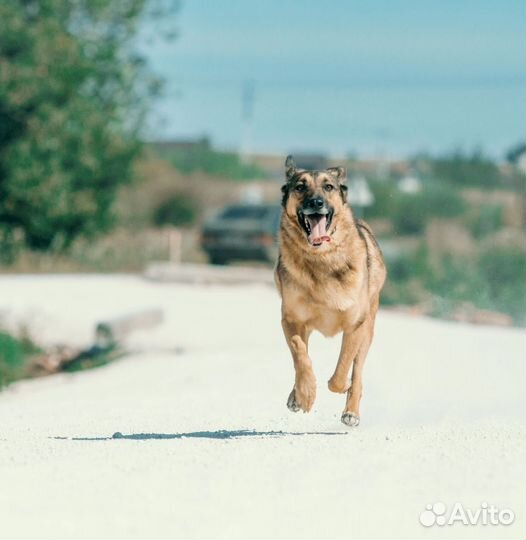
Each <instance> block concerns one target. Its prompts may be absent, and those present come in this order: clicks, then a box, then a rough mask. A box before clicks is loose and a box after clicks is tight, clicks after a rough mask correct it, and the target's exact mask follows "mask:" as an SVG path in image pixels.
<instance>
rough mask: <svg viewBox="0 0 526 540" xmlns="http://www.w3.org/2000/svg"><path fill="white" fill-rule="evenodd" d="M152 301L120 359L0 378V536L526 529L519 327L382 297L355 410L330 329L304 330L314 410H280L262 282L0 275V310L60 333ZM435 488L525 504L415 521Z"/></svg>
mask: <svg viewBox="0 0 526 540" xmlns="http://www.w3.org/2000/svg"><path fill="white" fill-rule="evenodd" d="M150 307H154V308H155V307H161V308H163V309H164V312H165V316H166V319H165V322H164V323H163V324H162V325H161V326H160V327H158V328H157V329H155V330H153V331H148V332H138V333H136V334H135V335H134V336H133V338H132V339H131V340H130V341H129V342H128V344H127V346H128V348H129V350H130V354H129V355H128V356H127V357H125V358H124V359H122V360H119V361H117V362H115V363H113V364H112V365H110V366H107V367H103V368H99V369H95V370H91V371H88V372H83V373H77V374H72V375H56V376H51V377H47V378H44V379H39V380H33V381H25V382H20V383H17V384H14V385H12V386H10V387H9V388H8V389H7V390H5V391H3V392H1V393H0V538H54V539H61V538H392V539H398V538H400V539H402V538H415V539H416V538H418V539H420V538H488V539H489V538H491V539H498V538H523V537H524V536H525V529H526V516H525V514H526V512H525V509H526V493H525V489H524V480H525V479H526V455H525V454H526V452H525V437H524V435H525V431H526V429H525V424H526V410H525V409H526V408H525V404H526V403H525V399H526V398H525V392H524V381H525V380H526V377H525V375H526V367H525V360H526V355H525V352H526V342H525V340H524V332H523V330H520V329H508V328H492V327H482V326H469V325H463V324H456V323H448V322H443V321H438V320H431V319H425V318H416V317H410V316H407V315H401V314H398V313H395V312H386V311H381V312H380V314H379V319H378V323H377V332H376V339H375V341H374V343H373V347H372V349H371V351H370V354H369V357H368V359H367V364H366V368H365V390H364V398H363V404H362V418H361V425H360V427H359V428H357V429H349V428H346V426H344V425H343V424H341V423H340V420H339V418H340V414H341V411H342V409H343V404H344V397H343V396H339V395H335V394H331V393H330V392H329V391H328V390H327V384H326V381H327V380H328V378H329V377H330V375H331V372H332V371H331V370H332V369H333V368H334V365H335V361H336V358H337V353H338V348H339V342H338V339H332V340H328V339H325V338H323V337H322V336H319V335H315V336H314V337H313V339H312V344H311V356H312V358H313V362H314V366H315V371H316V374H317V378H318V398H317V401H316V404H315V406H314V410H313V411H312V412H311V413H310V414H303V413H298V414H293V413H291V412H289V411H288V410H287V408H286V406H285V402H286V398H287V396H288V393H289V391H290V389H291V386H292V382H293V370H292V362H291V360H290V358H289V353H288V350H287V349H286V346H285V344H284V340H283V338H282V335H281V328H280V320H279V300H278V298H277V294H276V293H275V292H274V290H273V289H272V288H270V287H268V286H264V285H243V286H212V285H210V286H192V285H177V284H166V283H165V284H158V283H153V282H148V281H145V280H143V279H141V278H139V277H134V276H96V275H95V276H2V277H1V279H0V313H2V314H3V319H4V322H6V323H8V324H9V325H11V326H16V325H18V324H20V323H24V324H27V325H28V326H29V328H30V329H31V330H32V332H33V333H34V335H35V337H37V338H38V339H39V340H41V341H42V342H44V343H49V344H51V343H56V342H61V343H69V344H72V345H79V346H83V345H88V344H89V343H90V341H91V339H92V334H93V326H94V323H95V322H96V321H98V320H101V319H105V318H108V317H112V316H118V315H121V314H123V313H128V312H131V311H136V310H139V309H142V308H150ZM243 430H245V431H243ZM240 431H242V432H241V433H239V432H240ZM116 432H119V433H121V434H122V437H120V438H112V435H113V434H114V433H116ZM182 434H183V435H184V434H186V436H181V435H182ZM236 435H238V437H236ZM438 502H442V503H444V504H445V505H446V508H447V511H446V514H445V515H447V513H448V512H449V511H450V510H451V508H452V506H453V505H454V504H455V503H460V504H462V505H463V507H465V508H470V509H477V508H480V507H481V504H482V503H487V504H488V505H492V504H493V505H495V506H497V507H498V508H499V509H510V510H512V511H513V512H514V515H515V519H514V522H513V523H512V524H510V525H503V524H499V525H490V524H488V525H483V524H481V523H480V522H479V524H478V525H463V524H462V523H459V522H455V523H454V524H452V525H444V526H438V525H434V526H431V527H424V526H423V525H422V524H421V523H420V521H419V516H420V515H421V513H422V512H423V511H424V510H425V507H426V505H427V504H433V503H438Z"/></svg>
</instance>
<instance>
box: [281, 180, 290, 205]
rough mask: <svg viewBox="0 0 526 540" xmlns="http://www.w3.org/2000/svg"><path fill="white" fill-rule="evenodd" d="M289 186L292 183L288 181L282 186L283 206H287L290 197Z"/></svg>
mask: <svg viewBox="0 0 526 540" xmlns="http://www.w3.org/2000/svg"><path fill="white" fill-rule="evenodd" d="M289 187H290V185H289V183H288V182H287V183H286V184H283V185H282V186H281V193H282V197H281V206H285V205H286V204H287V201H288V199H289Z"/></svg>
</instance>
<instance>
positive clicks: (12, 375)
mask: <svg viewBox="0 0 526 540" xmlns="http://www.w3.org/2000/svg"><path fill="white" fill-rule="evenodd" d="M40 352H42V349H40V348H39V347H38V346H37V345H36V344H35V343H33V341H31V339H29V337H27V336H26V335H24V334H22V336H21V337H14V336H12V335H11V334H9V333H7V332H6V331H4V330H0V388H2V387H4V386H7V385H8V384H10V383H11V382H13V381H16V380H17V379H21V378H24V377H25V376H26V374H27V371H26V370H27V367H28V364H29V362H30V360H31V358H32V357H33V356H35V355H36V354H38V353H40Z"/></svg>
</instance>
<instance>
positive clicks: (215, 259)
mask: <svg viewBox="0 0 526 540" xmlns="http://www.w3.org/2000/svg"><path fill="white" fill-rule="evenodd" d="M210 264H218V265H225V264H228V260H227V259H225V258H224V257H221V256H218V255H210Z"/></svg>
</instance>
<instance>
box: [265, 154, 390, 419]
mask: <svg viewBox="0 0 526 540" xmlns="http://www.w3.org/2000/svg"><path fill="white" fill-rule="evenodd" d="M285 168H286V183H285V185H284V186H283V187H282V188H281V190H282V193H283V198H282V213H281V224H280V230H279V257H278V261H277V264H276V269H275V273H274V278H275V281H276V286H277V288H278V291H279V293H280V295H281V299H282V304H281V321H282V326H283V332H284V334H285V338H286V340H287V344H288V346H289V348H290V352H291V353H292V358H293V361H294V369H295V373H296V375H295V382H294V387H293V389H292V392H291V393H290V395H289V398H288V401H287V407H288V408H289V409H290V410H291V411H293V412H298V411H299V410H302V411H304V412H308V411H310V410H311V408H312V406H313V404H314V400H315V398H316V378H315V376H314V372H313V370H312V362H311V359H310V358H309V354H308V341H309V336H310V334H311V332H312V331H313V330H318V331H319V332H321V333H322V334H323V335H324V336H327V337H329V336H334V335H336V334H337V333H339V332H342V333H343V339H342V345H341V351H340V356H339V358H338V363H337V365H336V369H335V370H334V374H333V375H332V377H331V378H330V380H329V390H331V391H332V392H337V393H341V394H344V393H347V400H346V404H345V409H344V411H343V414H342V417H341V420H342V422H343V423H344V424H346V425H348V426H358V424H359V423H360V399H361V397H362V371H363V365H364V362H365V357H366V356H367V351H368V350H369V346H370V344H371V341H372V339H373V332H374V322H375V317H376V312H377V310H378V303H379V299H380V291H381V290H382V287H383V285H384V282H385V279H386V275H387V274H386V269H385V264H384V261H383V257H382V253H381V251H380V248H379V247H378V244H377V242H376V240H375V238H374V236H373V233H372V232H371V229H370V228H369V226H368V225H367V224H366V223H365V222H364V221H362V220H360V219H355V218H354V216H353V213H352V210H351V208H350V206H349V205H348V204H347V186H346V185H345V183H344V182H345V169H344V168H343V167H330V168H328V169H326V170H322V171H310V170H304V169H299V168H297V167H296V164H295V163H294V159H293V158H292V156H288V157H287V160H286V162H285ZM351 367H352V378H351V379H349V372H350V369H351Z"/></svg>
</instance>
